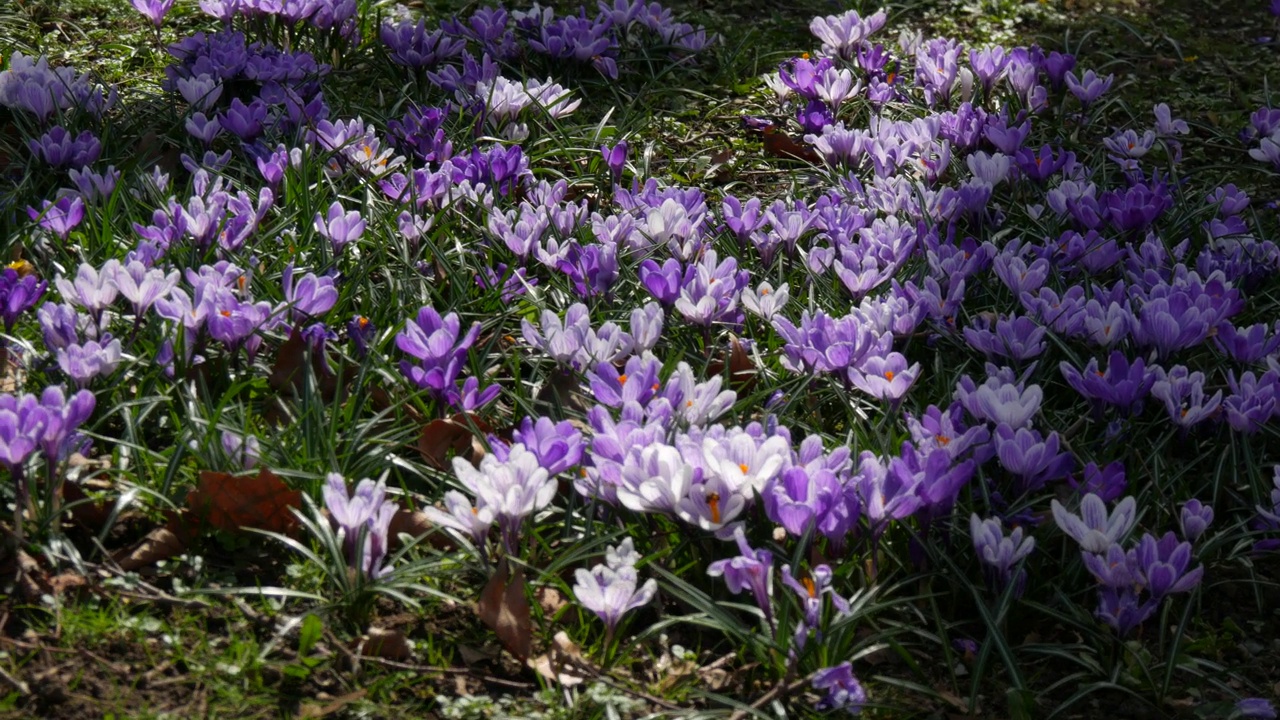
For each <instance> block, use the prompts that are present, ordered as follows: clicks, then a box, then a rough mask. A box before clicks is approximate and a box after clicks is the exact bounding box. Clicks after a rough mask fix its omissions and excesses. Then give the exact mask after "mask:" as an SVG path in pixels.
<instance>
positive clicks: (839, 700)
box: [810, 661, 867, 715]
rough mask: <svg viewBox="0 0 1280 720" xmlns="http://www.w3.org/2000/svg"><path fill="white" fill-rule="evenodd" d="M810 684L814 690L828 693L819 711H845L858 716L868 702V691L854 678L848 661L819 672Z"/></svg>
mask: <svg viewBox="0 0 1280 720" xmlns="http://www.w3.org/2000/svg"><path fill="white" fill-rule="evenodd" d="M810 682H811V684H812V685H813V689H814V690H826V691H827V694H826V695H825V696H824V697H823V698H822V699H821V700H819V701H818V704H817V706H816V708H817V709H818V710H824V711H826V710H844V711H845V712H847V713H849V714H850V715H857V714H859V713H860V712H862V706H863V705H865V704H866V702H867V691H866V690H863V689H862V684H861V683H859V682H858V678H856V677H854V675H853V665H852V664H851V663H849V662H848V661H846V662H842V663H840V664H839V665H836V666H834V667H829V668H823V669H822V670H819V671H818V672H816V673H814V674H813V678H812V680H811V681H810Z"/></svg>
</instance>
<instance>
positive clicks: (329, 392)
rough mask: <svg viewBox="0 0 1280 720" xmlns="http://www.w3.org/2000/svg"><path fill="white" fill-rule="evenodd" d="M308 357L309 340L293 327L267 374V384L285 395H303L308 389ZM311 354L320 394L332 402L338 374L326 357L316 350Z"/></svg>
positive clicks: (335, 391) (313, 374) (314, 375)
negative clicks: (306, 381) (269, 372)
mask: <svg viewBox="0 0 1280 720" xmlns="http://www.w3.org/2000/svg"><path fill="white" fill-rule="evenodd" d="M307 356H308V352H307V341H306V339H305V338H303V337H302V333H301V332H300V331H299V330H298V329H297V328H294V329H293V330H292V331H291V332H290V333H289V339H288V340H285V341H284V343H283V344H282V345H280V348H279V349H278V350H277V351H276V361H275V363H274V364H273V365H272V366H271V374H270V375H268V376H267V384H268V385H270V386H271V387H272V389H274V390H275V391H276V392H278V393H280V394H282V395H287V394H294V393H296V394H301V393H302V392H303V390H304V388H305V383H304V380H305V378H306V375H305V374H304V372H303V369H304V368H305V367H307V364H308V363H307ZM310 357H311V362H310V365H311V372H312V376H313V377H314V378H315V382H316V384H317V386H318V388H319V390H320V397H322V398H324V400H325V401H326V402H331V401H332V400H333V399H334V397H336V396H337V392H338V376H337V375H334V374H333V373H332V372H330V371H329V369H328V367H327V366H326V365H325V363H324V358H323V357H321V356H320V355H318V354H315V353H311V354H310Z"/></svg>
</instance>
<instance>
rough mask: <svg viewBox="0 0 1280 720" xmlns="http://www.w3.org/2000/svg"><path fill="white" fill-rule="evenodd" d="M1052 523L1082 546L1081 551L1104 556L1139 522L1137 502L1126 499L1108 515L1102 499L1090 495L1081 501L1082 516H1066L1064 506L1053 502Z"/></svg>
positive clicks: (1130, 498)
mask: <svg viewBox="0 0 1280 720" xmlns="http://www.w3.org/2000/svg"><path fill="white" fill-rule="evenodd" d="M1052 507H1053V519H1054V521H1055V522H1057V523H1058V527H1059V528H1060V529H1061V530H1062V532H1064V533H1066V534H1067V535H1069V536H1070V537H1071V538H1072V539H1073V540H1075V541H1076V542H1078V543H1080V549H1081V550H1084V551H1085V552H1090V553H1104V552H1106V551H1107V548H1110V547H1111V546H1112V545H1114V544H1116V543H1117V542H1119V541H1120V540H1121V538H1123V537H1124V536H1125V535H1126V534H1128V532H1129V530H1130V529H1132V528H1133V523H1134V522H1135V521H1136V520H1137V512H1136V507H1137V502H1136V501H1135V500H1134V499H1133V497H1132V496H1129V497H1126V498H1125V499H1123V500H1121V501H1120V502H1119V503H1116V507H1115V509H1114V510H1112V511H1111V512H1110V513H1109V514H1108V513H1107V504H1106V503H1105V502H1103V501H1102V498H1100V497H1098V496H1097V495H1094V494H1093V493H1089V494H1088V495H1085V496H1084V498H1083V499H1082V500H1081V501H1080V514H1079V515H1075V514H1073V513H1070V512H1067V509H1066V508H1065V507H1063V506H1062V503H1060V502H1058V501H1057V500H1054V501H1053V503H1052Z"/></svg>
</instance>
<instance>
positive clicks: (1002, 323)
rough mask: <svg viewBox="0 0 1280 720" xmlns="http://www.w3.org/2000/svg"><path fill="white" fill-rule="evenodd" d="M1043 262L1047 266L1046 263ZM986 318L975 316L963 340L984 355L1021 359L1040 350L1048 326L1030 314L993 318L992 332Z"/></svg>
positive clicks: (1044, 345) (1027, 358)
mask: <svg viewBox="0 0 1280 720" xmlns="http://www.w3.org/2000/svg"><path fill="white" fill-rule="evenodd" d="M1037 262H1039V261H1037ZM1045 265H1046V269H1047V267H1048V263H1046V264H1045ZM989 322H990V321H989V320H986V319H979V320H978V321H977V323H975V324H974V325H970V326H969V327H967V328H965V329H964V339H965V341H966V342H968V343H969V345H970V346H971V347H973V348H974V349H976V350H978V351H980V352H981V353H982V354H984V355H986V356H987V359H995V358H997V357H1006V358H1010V359H1012V360H1014V361H1017V362H1022V361H1025V360H1030V359H1032V358H1034V357H1037V356H1039V355H1040V354H1041V353H1043V352H1044V350H1045V347H1046V343H1045V342H1044V336H1045V334H1046V333H1047V332H1048V330H1047V329H1046V328H1044V327H1042V326H1040V325H1039V324H1037V323H1036V321H1034V320H1032V319H1031V318H1029V317H1025V316H1019V317H1013V318H1006V317H1000V318H997V319H996V321H995V331H994V332H992V331H991V329H990V324H989Z"/></svg>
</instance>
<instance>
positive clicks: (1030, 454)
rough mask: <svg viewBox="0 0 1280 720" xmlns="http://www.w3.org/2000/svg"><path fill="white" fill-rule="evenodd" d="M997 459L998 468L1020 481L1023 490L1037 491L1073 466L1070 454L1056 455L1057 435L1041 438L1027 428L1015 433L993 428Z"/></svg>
mask: <svg viewBox="0 0 1280 720" xmlns="http://www.w3.org/2000/svg"><path fill="white" fill-rule="evenodd" d="M994 439H995V445H996V457H998V458H999V459H1000V466H1001V467H1003V468H1004V469H1005V470H1007V471H1008V472H1009V473H1011V474H1013V475H1017V476H1019V478H1021V480H1022V488H1023V489H1024V490H1036V489H1039V488H1041V487H1043V486H1044V484H1045V483H1047V482H1050V481H1052V480H1057V479H1059V478H1061V477H1063V476H1065V475H1066V474H1067V472H1069V471H1070V469H1071V466H1072V464H1073V463H1074V462H1075V460H1074V458H1073V457H1072V455H1071V453H1070V452H1063V453H1059V452H1058V448H1059V444H1060V443H1059V439H1058V433H1056V432H1051V433H1049V436H1048V437H1042V436H1041V435H1040V433H1039V432H1037V431H1035V430H1032V429H1029V428H1018V429H1017V430H1014V429H1013V428H1011V427H1009V426H1008V425H1003V424H1001V425H998V426H996V432H995V436H994Z"/></svg>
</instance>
